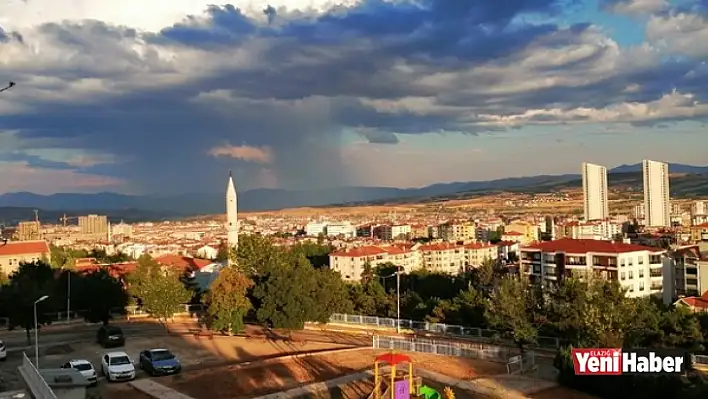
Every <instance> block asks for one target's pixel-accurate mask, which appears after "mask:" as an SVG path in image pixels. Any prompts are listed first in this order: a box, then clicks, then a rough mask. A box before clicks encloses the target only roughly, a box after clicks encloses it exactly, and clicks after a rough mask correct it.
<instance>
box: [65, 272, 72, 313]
mask: <svg viewBox="0 0 708 399" xmlns="http://www.w3.org/2000/svg"><path fill="white" fill-rule="evenodd" d="M70 314H71V270H67V271H66V322H67V323H68V322H69V315H70Z"/></svg>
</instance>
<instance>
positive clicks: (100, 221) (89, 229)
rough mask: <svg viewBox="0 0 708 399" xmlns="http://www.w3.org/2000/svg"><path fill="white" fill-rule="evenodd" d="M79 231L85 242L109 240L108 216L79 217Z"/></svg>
mask: <svg viewBox="0 0 708 399" xmlns="http://www.w3.org/2000/svg"><path fill="white" fill-rule="evenodd" d="M79 231H80V232H81V236H82V238H83V239H84V240H108V235H109V226H108V216H105V215H88V216H79Z"/></svg>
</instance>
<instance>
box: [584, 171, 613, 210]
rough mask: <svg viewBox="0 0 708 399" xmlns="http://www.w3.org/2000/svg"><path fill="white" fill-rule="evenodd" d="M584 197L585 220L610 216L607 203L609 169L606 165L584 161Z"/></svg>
mask: <svg viewBox="0 0 708 399" xmlns="http://www.w3.org/2000/svg"><path fill="white" fill-rule="evenodd" d="M583 197H584V202H585V207H584V208H585V221H588V220H602V219H607V218H609V217H610V207H609V205H608V203H607V169H606V168H605V167H604V166H600V165H595V164H591V163H587V162H583Z"/></svg>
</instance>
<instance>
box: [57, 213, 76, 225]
mask: <svg viewBox="0 0 708 399" xmlns="http://www.w3.org/2000/svg"><path fill="white" fill-rule="evenodd" d="M78 218H79V217H78V216H69V217H67V216H66V213H65V214H64V216H62V217H60V218H59V221H60V222H64V227H66V222H68V221H69V220H74V219H78Z"/></svg>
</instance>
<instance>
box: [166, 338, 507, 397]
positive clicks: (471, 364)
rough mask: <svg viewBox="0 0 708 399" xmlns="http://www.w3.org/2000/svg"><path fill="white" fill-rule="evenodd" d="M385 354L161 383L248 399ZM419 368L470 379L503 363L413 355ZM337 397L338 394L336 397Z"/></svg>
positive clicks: (353, 354) (233, 369)
mask: <svg viewBox="0 0 708 399" xmlns="http://www.w3.org/2000/svg"><path fill="white" fill-rule="evenodd" d="M379 353H383V351H374V350H371V349H363V350H357V351H349V352H343V353H334V354H327V355H323V356H316V355H315V356H310V357H307V358H301V359H296V360H288V361H280V362H276V363H271V364H268V365H265V366H263V365H253V366H251V367H241V366H239V365H234V366H226V367H218V368H210V369H208V370H201V371H194V372H188V373H183V374H181V375H177V376H172V377H166V378H160V379H159V382H160V383H162V384H164V385H167V386H169V387H171V388H173V389H175V390H177V391H179V392H183V393H184V394H187V395H190V396H192V397H194V398H195V399H207V398H224V399H227V398H248V397H255V396H259V395H265V394H269V393H273V392H278V391H282V390H285V389H289V388H292V387H294V386H298V385H306V384H310V383H313V382H318V381H326V380H329V379H332V378H336V377H339V376H342V375H346V374H351V373H354V372H357V371H360V370H363V369H367V368H371V367H373V364H374V358H375V357H376V355H377V354H379ZM411 357H412V359H413V361H414V367H424V368H426V369H428V370H431V371H436V372H439V373H444V374H447V375H450V376H452V377H455V378H464V379H470V378H473V377H476V376H479V375H489V374H490V373H492V374H497V373H499V372H503V371H504V367H503V365H499V364H495V363H489V362H480V361H474V360H470V359H463V358H452V357H441V356H435V355H424V354H412V355H411ZM357 388H361V387H358V386H357V385H352V386H351V387H347V389H345V390H344V391H342V392H339V395H346V396H331V397H332V398H334V397H341V398H355V397H356V396H352V395H353V394H354V392H355V391H356V390H357ZM333 394H334V393H333Z"/></svg>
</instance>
